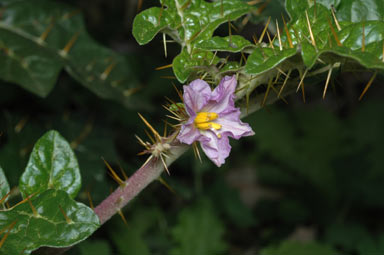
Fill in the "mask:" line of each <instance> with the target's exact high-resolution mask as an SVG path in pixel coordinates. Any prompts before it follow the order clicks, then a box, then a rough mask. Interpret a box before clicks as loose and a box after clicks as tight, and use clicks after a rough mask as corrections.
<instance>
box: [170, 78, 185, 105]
mask: <svg viewBox="0 0 384 255" xmlns="http://www.w3.org/2000/svg"><path fill="white" fill-rule="evenodd" d="M172 86H173V88H174V89H175V90H176V93H177V95H178V96H179V98H180V100H181V101H182V102H184V97H183V93H181V91H180V90H179V89H178V88H177V87H176V85H175V84H174V83H173V82H172Z"/></svg>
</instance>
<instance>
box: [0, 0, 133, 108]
mask: <svg viewBox="0 0 384 255" xmlns="http://www.w3.org/2000/svg"><path fill="white" fill-rule="evenodd" d="M71 41H72V42H73V44H72V45H71ZM66 46H67V51H66V52H65V51H64V49H65V47H66ZM0 49H1V51H2V55H3V57H2V58H1V60H0V63H1V64H2V68H1V70H0V78H2V79H4V80H7V81H10V82H15V83H17V84H19V85H20V86H22V87H24V88H25V89H27V90H29V91H31V92H33V93H35V94H37V95H39V96H42V97H44V96H46V95H47V94H48V93H49V92H50V91H51V90H52V89H53V87H54V84H55V82H56V80H57V76H58V74H59V72H60V71H61V70H62V68H65V69H66V70H67V71H68V73H69V74H70V75H71V76H73V77H74V78H75V79H76V80H78V81H79V82H80V83H81V84H83V85H84V86H85V87H87V88H89V89H90V90H91V91H93V92H94V93H96V94H97V95H99V96H101V97H104V98H113V99H116V100H119V101H122V102H123V103H124V102H125V101H126V100H127V96H128V95H130V94H131V92H132V89H133V86H132V84H133V83H135V79H134V77H132V73H131V72H130V67H129V64H128V63H127V61H126V60H125V59H124V57H122V56H119V55H118V54H116V53H114V52H113V51H111V50H110V49H107V48H105V47H103V46H101V45H99V44H98V43H96V42H95V41H94V40H93V39H92V38H90V37H89V35H88V34H87V32H86V29H85V26H84V21H83V18H82V16H81V15H80V14H79V12H78V11H77V10H75V9H72V8H69V7H68V6H67V5H65V4H61V3H57V2H52V1H47V0H36V1H27V0H21V1H13V2H10V3H8V4H7V5H6V7H4V9H3V11H2V19H1V21H0ZM132 80H133V82H132ZM124 95H125V96H124Z"/></svg>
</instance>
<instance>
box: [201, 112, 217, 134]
mask: <svg viewBox="0 0 384 255" xmlns="http://www.w3.org/2000/svg"><path fill="white" fill-rule="evenodd" d="M218 117H219V115H218V114H217V113H215V112H199V113H198V114H197V115H196V118H195V120H194V123H195V126H196V127H197V128H198V129H202V130H208V129H215V130H219V129H221V125H220V124H217V123H215V122H212V120H215V119H217V118H218Z"/></svg>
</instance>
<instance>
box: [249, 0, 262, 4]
mask: <svg viewBox="0 0 384 255" xmlns="http://www.w3.org/2000/svg"><path fill="white" fill-rule="evenodd" d="M261 1H262V0H253V1H249V2H247V4H248V5H255V4H258V3H261Z"/></svg>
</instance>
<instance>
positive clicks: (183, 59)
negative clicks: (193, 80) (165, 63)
mask: <svg viewBox="0 0 384 255" xmlns="http://www.w3.org/2000/svg"><path fill="white" fill-rule="evenodd" d="M218 61H219V58H218V57H216V56H215V55H214V54H213V53H212V52H210V51H196V52H195V53H193V54H192V55H190V54H189V53H188V52H187V51H186V50H183V51H182V52H181V53H180V54H179V55H177V56H176V57H175V58H174V59H173V63H172V67H173V72H174V73H175V76H176V78H177V79H178V80H179V81H180V82H181V83H184V82H186V81H187V79H188V77H190V76H191V75H192V74H196V73H197V71H198V69H199V68H202V67H203V68H204V69H206V70H207V71H209V70H210V68H211V67H212V66H214V65H216V64H217V63H218Z"/></svg>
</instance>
